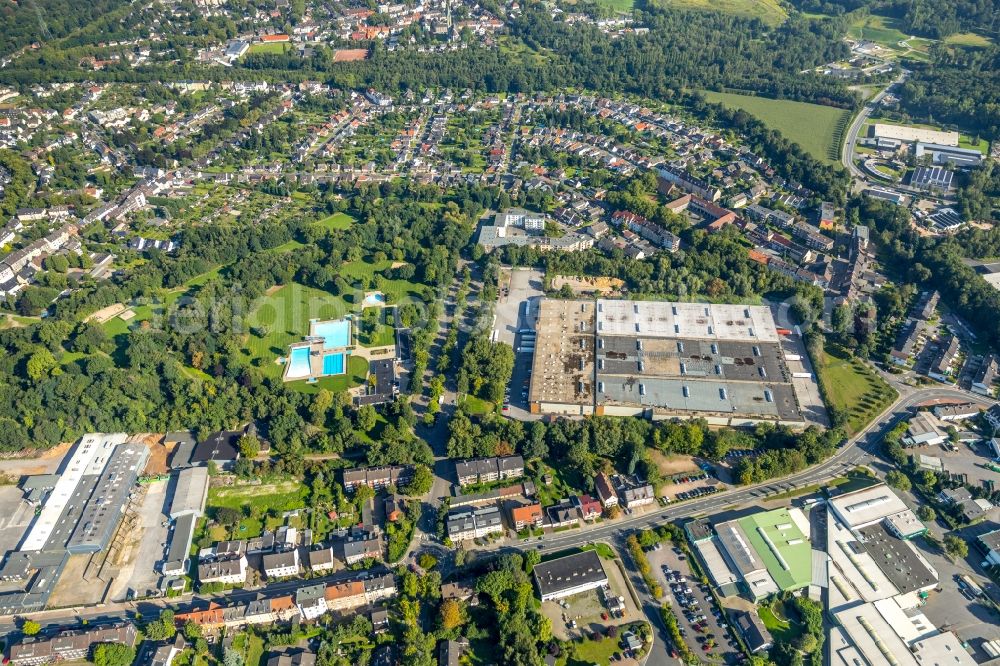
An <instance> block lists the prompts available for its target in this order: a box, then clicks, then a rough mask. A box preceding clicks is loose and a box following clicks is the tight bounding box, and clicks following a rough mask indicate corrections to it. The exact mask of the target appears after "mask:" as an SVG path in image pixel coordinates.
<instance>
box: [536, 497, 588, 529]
mask: <svg viewBox="0 0 1000 666" xmlns="http://www.w3.org/2000/svg"><path fill="white" fill-rule="evenodd" d="M545 513H547V514H548V516H549V527H553V528H558V527H572V526H575V525H579V524H580V512H579V511H578V510H577V508H576V507H575V506H573V503H572V502H570V501H569V500H563V501H562V502H560V503H559V504H555V505H553V506H550V507H546V509H545Z"/></svg>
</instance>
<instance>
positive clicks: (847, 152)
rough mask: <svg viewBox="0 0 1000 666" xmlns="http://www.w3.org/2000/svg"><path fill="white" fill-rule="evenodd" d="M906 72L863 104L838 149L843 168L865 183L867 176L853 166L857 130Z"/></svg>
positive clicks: (900, 81)
mask: <svg viewBox="0 0 1000 666" xmlns="http://www.w3.org/2000/svg"><path fill="white" fill-rule="evenodd" d="M907 73H908V72H907V71H906V70H903V71H902V72H900V74H899V76H898V77H896V80H894V81H893V82H892V83H890V84H889V85H887V86H886V87H885V88H883V89H882V90H881V91H880V92H879V93H878V94H877V95H875V96H874V97H872V98H871V99H870V100H869V101H868V102H867V103H866V104H865V106H864V108H862V109H861V111H859V112H858V115H856V116H855V117H854V122H852V123H851V126H850V128H848V130H847V134H846V136H845V137H844V146H843V148H842V150H841V151H840V162H841V164H843V165H844V168H845V169H847V171H848V173H850V174H851V176H853V177H854V178H855V179H857V180H861V181H863V182H865V183H867V182H868V176H867V175H866V174H865V173H864V172H863V171H861V169H859V168H857V167H856V166H854V159H853V158H854V148H855V146H856V145H857V142H858V132H860V131H861V127H862V126H863V125H864V124H865V121H866V120H868V116H870V115H871V114H872V111H874V110H875V107H876V106H878V105H879V102H881V101H882V99H883V98H884V97H885V96H886V94H888V92H889V89H890V88H892V87H893V86H894V85H896V84H898V83H902V82H903V81H905V80H906V75H907Z"/></svg>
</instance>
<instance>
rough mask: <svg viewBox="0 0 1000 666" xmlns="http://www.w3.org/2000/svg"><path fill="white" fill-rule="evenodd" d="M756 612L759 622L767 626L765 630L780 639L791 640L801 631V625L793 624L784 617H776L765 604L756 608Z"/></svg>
mask: <svg viewBox="0 0 1000 666" xmlns="http://www.w3.org/2000/svg"><path fill="white" fill-rule="evenodd" d="M757 614H758V615H759V616H760V619H761V622H763V623H764V626H765V627H767V630H768V631H770V632H771V635H772V636H774V638H776V639H779V640H782V641H792V640H794V639H795V638H797V637H798V636H799V634H801V633H802V629H801V627H799V626H798V625H797V624H795V625H793V624H792V623H791V622H789V621H788V620H786V619H785V618H782V617H778V616H777V615H775V613H774V611H772V610H771V609H770V608H769V607H767V606H761V607H760V608H759V609H758V610H757Z"/></svg>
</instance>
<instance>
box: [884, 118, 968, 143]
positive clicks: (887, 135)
mask: <svg viewBox="0 0 1000 666" xmlns="http://www.w3.org/2000/svg"><path fill="white" fill-rule="evenodd" d="M871 132H872V136H873V137H875V138H883V139H896V140H898V141H903V142H906V143H913V142H916V141H920V142H924V143H937V144H941V145H944V146H958V139H959V136H958V132H940V131H938V130H932V129H924V128H922V127H908V126H905V125H889V124H887V123H875V124H874V125H872V130H871Z"/></svg>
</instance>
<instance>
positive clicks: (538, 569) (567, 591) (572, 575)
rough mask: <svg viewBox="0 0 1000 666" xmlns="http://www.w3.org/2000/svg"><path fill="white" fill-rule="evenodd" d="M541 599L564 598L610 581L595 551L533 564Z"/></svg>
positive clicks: (586, 551)
mask: <svg viewBox="0 0 1000 666" xmlns="http://www.w3.org/2000/svg"><path fill="white" fill-rule="evenodd" d="M534 574H535V582H536V583H537V584H538V591H539V593H540V594H541V597H542V601H549V600H551V599H561V598H563V597H568V596H570V595H573V594H579V593H581V592H586V591H588V590H593V589H596V588H598V587H603V586H605V585H607V584H608V575H607V573H605V571H604V565H602V564H601V558H600V557H599V556H598V554H597V552H596V551H593V550H585V551H583V552H581V553H576V554H574V555H567V556H566V557H560V558H557V559H554V560H549V561H548V562H542V563H540V564H536V565H535V567H534Z"/></svg>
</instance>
